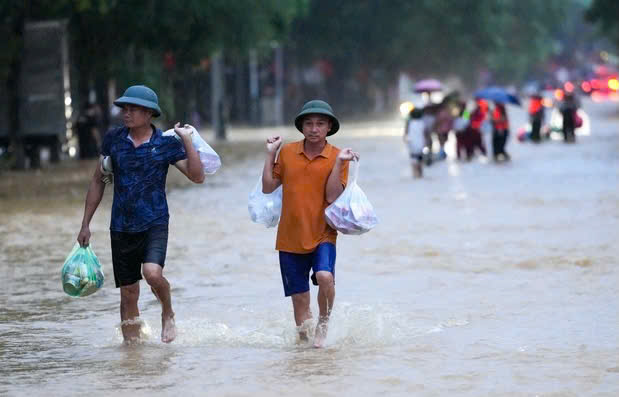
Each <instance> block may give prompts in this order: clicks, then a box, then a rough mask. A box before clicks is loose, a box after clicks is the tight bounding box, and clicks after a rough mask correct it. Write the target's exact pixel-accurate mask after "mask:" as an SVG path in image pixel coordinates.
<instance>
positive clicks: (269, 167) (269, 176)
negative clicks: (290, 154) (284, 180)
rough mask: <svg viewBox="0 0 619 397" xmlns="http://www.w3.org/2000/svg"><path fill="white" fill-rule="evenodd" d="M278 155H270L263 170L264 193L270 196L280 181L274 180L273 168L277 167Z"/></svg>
mask: <svg viewBox="0 0 619 397" xmlns="http://www.w3.org/2000/svg"><path fill="white" fill-rule="evenodd" d="M276 155H277V154H276V153H268V154H267V158H266V159H265V160H264V168H263V169H262V193H265V194H268V193H271V192H273V190H275V189H277V186H278V182H279V181H278V180H276V179H275V178H273V166H274V165H275V157H276Z"/></svg>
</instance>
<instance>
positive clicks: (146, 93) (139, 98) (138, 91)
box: [114, 85, 161, 117]
mask: <svg viewBox="0 0 619 397" xmlns="http://www.w3.org/2000/svg"><path fill="white" fill-rule="evenodd" d="M127 104H131V105H137V106H142V107H144V108H147V109H150V110H152V111H153V117H158V116H159V115H160V114H161V109H160V108H159V98H157V94H155V91H153V90H151V89H150V88H148V87H147V86H145V85H132V86H131V87H129V88H127V89H126V90H125V93H124V94H123V96H121V97H120V98H118V99H117V100H115V101H114V105H116V106H120V107H123V105H127Z"/></svg>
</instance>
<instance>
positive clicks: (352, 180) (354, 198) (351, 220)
mask: <svg viewBox="0 0 619 397" xmlns="http://www.w3.org/2000/svg"><path fill="white" fill-rule="evenodd" d="M351 168H352V172H351V173H350V175H349V176H348V184H347V185H346V188H345V189H344V191H343V192H342V194H340V196H339V197H338V198H337V199H336V200H335V201H334V202H333V203H331V205H329V206H328V207H327V208H326V209H325V218H326V220H327V223H328V224H329V226H331V227H332V228H334V229H335V230H337V231H338V232H341V233H344V234H363V233H366V232H369V231H370V230H371V229H372V228H374V226H376V225H377V224H378V217H377V216H376V212H375V211H374V207H373V206H372V203H370V200H368V198H367V196H366V195H365V193H364V192H363V190H361V188H360V187H359V185H357V175H358V173H359V161H353V166H352V167H351Z"/></svg>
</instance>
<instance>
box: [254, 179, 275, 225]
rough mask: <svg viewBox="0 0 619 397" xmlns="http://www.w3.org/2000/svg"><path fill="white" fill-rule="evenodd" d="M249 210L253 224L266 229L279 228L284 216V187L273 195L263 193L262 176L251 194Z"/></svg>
mask: <svg viewBox="0 0 619 397" xmlns="http://www.w3.org/2000/svg"><path fill="white" fill-rule="evenodd" d="M247 209H248V210H249V216H250V217H251V220H252V221H253V222H255V223H260V224H262V225H265V226H266V227H275V226H277V224H278V223H279V217H280V215H281V214H282V185H279V186H278V187H277V189H275V190H274V191H273V192H271V193H268V194H267V193H262V175H260V177H259V178H258V183H257V184H256V187H254V190H252V191H251V193H249V202H248V204H247Z"/></svg>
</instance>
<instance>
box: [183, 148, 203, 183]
mask: <svg viewBox="0 0 619 397" xmlns="http://www.w3.org/2000/svg"><path fill="white" fill-rule="evenodd" d="M183 145H184V147H185V153H187V173H188V174H189V179H190V180H191V181H192V182H195V183H202V182H204V168H203V167H202V162H200V156H199V155H198V152H197V151H196V148H194V147H193V144H192V143H191V137H183Z"/></svg>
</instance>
